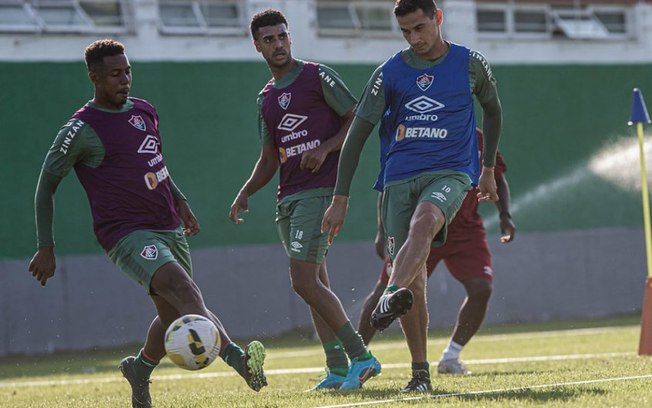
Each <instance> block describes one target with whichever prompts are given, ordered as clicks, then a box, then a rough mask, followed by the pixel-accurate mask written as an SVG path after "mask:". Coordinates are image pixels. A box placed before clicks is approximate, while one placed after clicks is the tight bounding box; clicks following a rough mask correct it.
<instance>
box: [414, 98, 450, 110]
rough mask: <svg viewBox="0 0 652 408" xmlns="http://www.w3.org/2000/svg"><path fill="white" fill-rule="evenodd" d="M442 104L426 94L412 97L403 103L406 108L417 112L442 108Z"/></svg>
mask: <svg viewBox="0 0 652 408" xmlns="http://www.w3.org/2000/svg"><path fill="white" fill-rule="evenodd" d="M444 106H446V105H444V104H443V103H441V102H438V101H436V100H434V99H431V98H428V97H427V96H420V97H418V98H415V99H412V100H411V101H410V102H408V103H406V104H405V107H406V108H408V109H409V110H411V111H414V112H417V113H427V112H433V111H436V110H439V109H441V108H443V107H444Z"/></svg>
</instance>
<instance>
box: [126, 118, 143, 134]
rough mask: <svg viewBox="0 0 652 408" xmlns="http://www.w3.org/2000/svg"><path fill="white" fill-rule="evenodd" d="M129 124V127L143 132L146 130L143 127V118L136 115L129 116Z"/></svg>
mask: <svg viewBox="0 0 652 408" xmlns="http://www.w3.org/2000/svg"><path fill="white" fill-rule="evenodd" d="M129 123H130V124H131V126H133V127H135V128H136V129H138V130H142V131H143V132H144V131H146V130H147V127H146V126H145V121H144V120H143V118H142V117H141V116H140V115H138V116H136V115H131V119H129Z"/></svg>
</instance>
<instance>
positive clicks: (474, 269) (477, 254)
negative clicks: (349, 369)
mask: <svg viewBox="0 0 652 408" xmlns="http://www.w3.org/2000/svg"><path fill="white" fill-rule="evenodd" d="M477 135H478V143H479V146H480V148H481V146H482V132H481V131H480V129H477ZM506 171H507V166H506V164H505V161H504V160H503V157H502V155H501V154H500V152H498V153H497V154H496V168H495V170H494V175H495V178H496V184H497V187H498V191H497V192H498V197H499V200H498V201H496V203H495V204H496V208H497V209H498V213H499V217H500V230H501V233H502V236H501V238H500V241H501V242H503V243H508V242H511V241H512V240H513V239H514V234H515V232H516V227H515V226H514V223H513V221H512V217H511V214H510V212H509V198H510V194H509V185H508V184H507V180H506V179H505V176H504V173H505V172H506ZM375 187H376V188H378V187H379V186H378V184H377V185H376V186H375ZM475 190H477V187H476V188H475V189H474V190H471V191H470V192H469V193H468V194H467V196H466V198H465V200H464V201H463V203H462V206H461V207H460V209H459V211H458V212H457V215H456V216H455V218H454V219H453V221H452V222H451V224H450V225H449V227H448V239H447V240H446V243H445V244H444V245H443V246H441V247H436V248H435V247H433V248H432V249H431V250H430V254H429V256H428V260H427V261H426V269H427V273H428V277H430V275H431V274H432V272H433V271H434V269H435V267H436V266H437V264H438V263H439V262H440V261H442V260H443V261H444V263H445V264H446V267H447V268H448V271H449V272H450V273H451V274H452V275H453V277H454V278H455V279H457V280H458V281H459V282H460V283H461V284H462V285H463V286H464V289H465V290H466V294H467V296H466V299H465V300H464V303H463V304H462V306H461V308H460V312H459V315H458V319H457V324H456V325H455V329H454V331H453V335H452V337H451V339H450V341H449V343H448V346H447V347H446V349H445V350H444V352H443V354H442V357H441V360H440V361H439V364H438V366H437V371H438V372H439V373H440V374H468V370H467V368H466V366H465V365H464V363H462V362H461V361H460V360H459V354H460V352H461V351H462V348H463V347H464V346H465V345H466V344H467V343H468V342H469V340H471V338H472V337H473V335H474V334H475V333H476V332H477V331H478V329H479V328H480V325H481V324H482V320H483V319H484V316H485V313H486V311H487V305H488V303H489V298H490V296H491V292H492V279H493V270H492V267H491V254H490V253H489V248H488V246H487V241H486V234H485V229H484V225H483V222H482V217H481V216H480V214H479V213H478V200H477V196H476V193H477V191H475ZM380 195H381V196H382V193H381V194H380ZM378 203H379V205H380V203H381V199H380V197H379V201H378ZM375 246H376V253H377V254H378V256H380V257H381V258H382V259H385V262H384V265H383V268H382V271H381V273H380V276H379V278H378V282H377V283H376V286H375V287H374V289H373V290H372V292H371V293H370V294H369V296H368V297H367V298H366V299H365V302H364V305H363V306H362V311H361V313H360V321H359V323H358V332H359V333H360V335H361V336H362V338H363V339H364V341H365V343H366V344H369V342H371V339H372V338H373V336H374V334H375V333H376V329H374V328H373V327H372V326H371V324H370V318H371V313H372V312H373V309H374V307H375V306H376V303H377V302H378V299H379V298H380V296H381V295H382V294H383V291H384V290H385V287H386V286H387V282H388V281H389V275H390V274H391V265H390V261H389V258H388V257H386V256H385V235H384V230H383V225H382V222H380V217H378V232H377V234H376V239H375ZM420 309H421V308H418V307H417V308H415V309H413V310H411V311H410V312H408V313H407V314H406V315H405V316H403V317H402V318H401V327H402V328H403V331H404V332H405V337H406V339H407V342H408V347H409V348H410V352H411V354H412V381H411V382H410V384H408V385H407V386H406V387H405V388H403V390H402V391H403V392H411V391H428V390H431V389H432V387H431V382H430V370H429V363H428V362H427V361H425V360H426V356H427V354H426V349H427V344H426V342H427V338H424V337H423V336H420V335H419V333H420V327H423V326H424V325H425V324H426V323H427V320H428V311H427V310H420Z"/></svg>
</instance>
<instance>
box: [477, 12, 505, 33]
mask: <svg viewBox="0 0 652 408" xmlns="http://www.w3.org/2000/svg"><path fill="white" fill-rule="evenodd" d="M477 18H478V31H480V32H481V33H504V32H507V11H506V10H501V9H478V12H477Z"/></svg>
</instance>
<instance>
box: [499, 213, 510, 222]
mask: <svg viewBox="0 0 652 408" xmlns="http://www.w3.org/2000/svg"><path fill="white" fill-rule="evenodd" d="M503 217H507V218H509V219H510V220H511V219H512V214H511V213H510V212H509V211H501V212H500V214H499V215H498V218H500V219H501V220H502V219H503Z"/></svg>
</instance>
